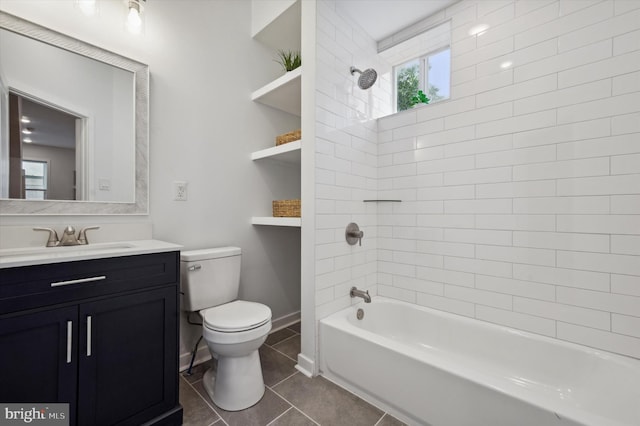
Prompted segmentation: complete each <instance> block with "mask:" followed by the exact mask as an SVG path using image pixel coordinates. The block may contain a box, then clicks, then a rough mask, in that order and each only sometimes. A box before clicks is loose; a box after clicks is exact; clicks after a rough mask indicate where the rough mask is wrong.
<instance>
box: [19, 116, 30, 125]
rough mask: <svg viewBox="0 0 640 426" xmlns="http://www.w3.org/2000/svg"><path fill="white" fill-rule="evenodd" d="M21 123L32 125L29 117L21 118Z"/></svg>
mask: <svg viewBox="0 0 640 426" xmlns="http://www.w3.org/2000/svg"><path fill="white" fill-rule="evenodd" d="M20 122H22V123H25V124H28V123H31V120H29V117H27V116H26V115H23V116H22V117H21V118H20Z"/></svg>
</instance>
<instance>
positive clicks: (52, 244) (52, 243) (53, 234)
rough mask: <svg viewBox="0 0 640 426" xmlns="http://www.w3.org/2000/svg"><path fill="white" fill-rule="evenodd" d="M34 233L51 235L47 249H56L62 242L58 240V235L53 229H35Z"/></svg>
mask: <svg viewBox="0 0 640 426" xmlns="http://www.w3.org/2000/svg"><path fill="white" fill-rule="evenodd" d="M33 230H34V231H47V232H48V233H49V239H47V245H46V246H47V247H55V246H57V245H58V243H59V242H60V240H59V239H58V233H57V232H56V231H55V229H51V228H42V227H39V226H38V227H35V228H33Z"/></svg>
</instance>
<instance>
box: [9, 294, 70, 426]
mask: <svg viewBox="0 0 640 426" xmlns="http://www.w3.org/2000/svg"><path fill="white" fill-rule="evenodd" d="M77 318H78V308H77V306H71V307H66V308H58V309H52V310H46V311H36V312H32V313H28V314H22V315H17V316H11V317H8V316H4V317H2V318H0V378H1V379H0V382H2V385H1V386H0V401H2V402H40V403H47V402H50V403H54V402H56V403H69V404H70V406H69V413H70V417H71V422H70V424H72V425H73V424H75V409H76V404H75V401H76V382H77V368H78V359H77V349H78V321H77ZM25 408H28V407H25Z"/></svg>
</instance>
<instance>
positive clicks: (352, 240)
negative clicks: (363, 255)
mask: <svg viewBox="0 0 640 426" xmlns="http://www.w3.org/2000/svg"><path fill="white" fill-rule="evenodd" d="M344 236H345V239H346V240H347V243H348V244H349V245H351V246H354V245H355V244H356V242H357V243H358V245H359V246H361V245H362V237H364V232H363V231H361V230H360V227H358V224H357V223H353V222H352V223H350V224H348V225H347V229H346V230H345V231H344Z"/></svg>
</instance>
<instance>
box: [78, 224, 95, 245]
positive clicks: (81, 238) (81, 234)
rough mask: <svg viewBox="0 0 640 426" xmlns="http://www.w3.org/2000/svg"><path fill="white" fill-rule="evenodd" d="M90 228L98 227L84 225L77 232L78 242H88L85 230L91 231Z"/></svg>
mask: <svg viewBox="0 0 640 426" xmlns="http://www.w3.org/2000/svg"><path fill="white" fill-rule="evenodd" d="M92 229H100V227H99V226H85V227H84V228H82V229H81V230H80V232H79V233H78V243H80V244H89V240H88V239H87V231H91V230H92Z"/></svg>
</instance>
